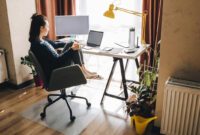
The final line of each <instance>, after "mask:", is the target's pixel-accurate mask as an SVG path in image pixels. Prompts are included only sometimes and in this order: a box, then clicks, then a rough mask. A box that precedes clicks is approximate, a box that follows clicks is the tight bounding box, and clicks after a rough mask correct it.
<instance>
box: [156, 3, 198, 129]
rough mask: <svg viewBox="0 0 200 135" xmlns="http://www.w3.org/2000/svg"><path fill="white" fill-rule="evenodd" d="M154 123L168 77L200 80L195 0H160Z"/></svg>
mask: <svg viewBox="0 0 200 135" xmlns="http://www.w3.org/2000/svg"><path fill="white" fill-rule="evenodd" d="M163 2H164V5H163V22H162V37H161V39H162V42H161V48H160V49H161V50H160V69H159V70H160V73H159V80H158V93H157V102H156V115H157V116H158V120H156V126H160V122H161V117H162V107H163V106H162V105H163V97H164V96H165V95H164V85H165V82H166V80H167V78H168V77H170V76H174V77H178V78H182V79H188V80H194V81H199V82H200V62H199V58H200V16H199V11H200V8H199V5H200V1H198V0H164V1H163Z"/></svg>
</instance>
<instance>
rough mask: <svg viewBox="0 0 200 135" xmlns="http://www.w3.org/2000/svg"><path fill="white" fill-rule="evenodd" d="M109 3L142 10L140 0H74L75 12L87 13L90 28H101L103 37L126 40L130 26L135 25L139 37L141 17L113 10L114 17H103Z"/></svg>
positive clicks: (78, 13) (79, 13)
mask: <svg viewBox="0 0 200 135" xmlns="http://www.w3.org/2000/svg"><path fill="white" fill-rule="evenodd" d="M111 3H114V4H115V5H116V6H118V7H121V8H125V9H129V10H133V11H138V12H142V0H123V1H122V0H121V1H119V0H118V1H117V0H116V1H113V0H76V14H77V15H89V19H90V29H94V30H102V31H104V37H105V36H106V37H107V38H108V37H109V39H113V40H114V41H116V40H118V41H120V40H121V41H127V42H128V31H129V28H130V27H135V29H136V36H138V37H139V39H140V38H141V23H142V18H141V17H138V16H135V15H132V14H128V13H124V12H122V11H114V13H115V19H110V18H107V17H104V16H103V14H104V12H105V11H107V10H108V8H109V5H110V4H111Z"/></svg>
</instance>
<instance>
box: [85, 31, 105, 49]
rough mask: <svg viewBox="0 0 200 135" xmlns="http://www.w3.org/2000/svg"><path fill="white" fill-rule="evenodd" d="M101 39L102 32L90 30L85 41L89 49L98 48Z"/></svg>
mask: <svg viewBox="0 0 200 135" xmlns="http://www.w3.org/2000/svg"><path fill="white" fill-rule="evenodd" d="M102 38H103V32H102V31H94V30H90V32H89V35H88V40H87V46H90V47H98V46H100V45H101V41H102Z"/></svg>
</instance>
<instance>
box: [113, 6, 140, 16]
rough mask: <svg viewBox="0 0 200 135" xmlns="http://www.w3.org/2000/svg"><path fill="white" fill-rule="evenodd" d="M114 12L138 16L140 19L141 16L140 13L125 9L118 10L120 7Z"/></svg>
mask: <svg viewBox="0 0 200 135" xmlns="http://www.w3.org/2000/svg"><path fill="white" fill-rule="evenodd" d="M115 10H120V11H123V12H126V13H129V14H134V15H136V16H140V17H142V16H143V14H142V13H139V12H136V11H132V10H127V9H124V8H120V7H116V8H115Z"/></svg>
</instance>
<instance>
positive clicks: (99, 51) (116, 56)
mask: <svg viewBox="0 0 200 135" xmlns="http://www.w3.org/2000/svg"><path fill="white" fill-rule="evenodd" d="M148 47H149V45H141V46H140V48H138V50H137V51H136V52H134V53H124V51H123V50H122V51H121V52H120V53H117V54H113V53H110V51H103V50H102V49H100V48H92V49H90V50H86V49H84V48H83V49H82V51H83V53H86V54H93V55H100V56H109V57H113V61H114V63H113V66H112V69H111V72H110V75H109V78H108V81H107V84H106V87H105V90H104V94H103V97H102V99H101V104H103V99H104V96H110V97H113V98H117V99H120V100H124V101H126V100H127V98H128V92H127V86H126V82H127V81H128V80H126V77H125V70H126V67H127V64H128V60H129V59H133V60H135V63H136V66H137V68H138V67H139V63H138V59H137V58H138V57H139V56H140V55H141V54H142V53H144V52H145V50H146V49H147V48H148ZM123 58H124V59H127V63H126V66H125V69H124V64H123V60H122V59H123ZM117 61H119V63H120V69H121V77H122V84H123V88H124V91H123V92H124V96H125V97H124V98H123V97H120V96H116V95H112V94H109V93H107V89H108V87H109V85H110V82H111V79H112V76H113V73H114V70H115V67H116V64H117Z"/></svg>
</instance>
